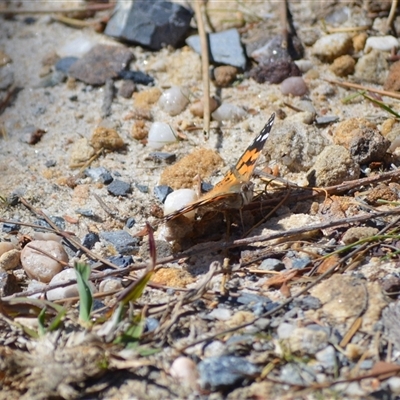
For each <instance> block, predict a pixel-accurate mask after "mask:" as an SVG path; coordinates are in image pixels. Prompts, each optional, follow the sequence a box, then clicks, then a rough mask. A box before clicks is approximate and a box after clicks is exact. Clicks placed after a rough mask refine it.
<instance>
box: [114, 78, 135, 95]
mask: <svg viewBox="0 0 400 400" xmlns="http://www.w3.org/2000/svg"><path fill="white" fill-rule="evenodd" d="M135 89H136V85H135V83H134V82H132V81H130V80H129V81H128V80H124V81H122V84H121V86H120V87H119V89H118V96H121V97H123V98H124V99H130V98H131V97H132V94H133V92H134V91H135Z"/></svg>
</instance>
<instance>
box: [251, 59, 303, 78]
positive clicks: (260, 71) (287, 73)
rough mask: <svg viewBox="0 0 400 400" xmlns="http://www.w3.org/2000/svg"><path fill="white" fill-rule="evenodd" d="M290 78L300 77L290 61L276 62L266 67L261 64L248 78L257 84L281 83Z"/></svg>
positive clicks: (297, 68)
mask: <svg viewBox="0 0 400 400" xmlns="http://www.w3.org/2000/svg"><path fill="white" fill-rule="evenodd" d="M292 76H301V72H300V69H299V67H298V66H297V65H296V64H295V62H294V61H291V60H277V61H275V62H271V63H269V64H268V65H264V64H262V65H259V66H257V67H255V68H253V69H252V70H251V71H250V77H251V78H253V79H254V80H255V81H256V82H257V83H265V82H268V83H281V82H282V81H284V80H285V79H286V78H290V77H292Z"/></svg>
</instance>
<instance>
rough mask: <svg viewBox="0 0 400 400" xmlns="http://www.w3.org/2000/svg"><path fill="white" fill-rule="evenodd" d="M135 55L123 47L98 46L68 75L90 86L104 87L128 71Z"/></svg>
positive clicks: (77, 62) (73, 66) (74, 65)
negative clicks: (109, 80) (128, 66)
mask: <svg viewBox="0 0 400 400" xmlns="http://www.w3.org/2000/svg"><path fill="white" fill-rule="evenodd" d="M132 58H133V53H132V52H131V51H130V50H129V49H127V48H126V47H123V46H112V45H104V44H98V45H96V46H94V47H93V48H92V49H91V50H90V51H89V52H88V53H87V54H85V56H83V57H82V58H81V59H80V60H78V61H76V62H75V63H74V64H72V65H71V67H70V68H69V71H68V74H69V75H70V76H72V77H73V78H75V79H79V80H81V81H83V82H85V83H87V84H89V85H104V84H105V82H106V81H107V79H110V78H117V77H118V76H119V73H120V71H121V70H124V69H126V67H127V65H128V64H129V62H130V61H131V60H132Z"/></svg>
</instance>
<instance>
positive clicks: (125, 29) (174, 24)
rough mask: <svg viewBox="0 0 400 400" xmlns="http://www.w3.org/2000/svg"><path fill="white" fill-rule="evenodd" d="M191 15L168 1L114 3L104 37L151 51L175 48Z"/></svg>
mask: <svg viewBox="0 0 400 400" xmlns="http://www.w3.org/2000/svg"><path fill="white" fill-rule="evenodd" d="M192 15H193V12H192V11H191V10H189V9H187V8H185V7H183V6H181V5H179V4H176V3H172V2H169V1H149V2H147V1H133V0H129V1H126V0H122V1H121V0H120V1H118V2H117V4H116V6H115V9H114V12H113V14H112V17H111V18H110V20H109V22H108V23H107V27H106V30H105V31H104V33H105V34H106V35H108V36H112V37H115V38H118V39H122V40H124V41H128V42H133V43H136V44H139V45H142V46H145V47H148V48H150V49H152V50H160V49H161V48H162V47H164V46H168V45H171V46H174V47H176V46H178V45H179V44H180V43H181V42H182V41H183V39H184V38H185V36H186V33H187V31H188V30H189V28H190V21H191V19H192Z"/></svg>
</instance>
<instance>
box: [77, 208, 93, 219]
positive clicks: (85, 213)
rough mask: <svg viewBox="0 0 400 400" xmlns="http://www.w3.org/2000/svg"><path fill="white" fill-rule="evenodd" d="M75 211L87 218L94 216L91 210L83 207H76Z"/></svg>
mask: <svg viewBox="0 0 400 400" xmlns="http://www.w3.org/2000/svg"><path fill="white" fill-rule="evenodd" d="M75 212H76V213H77V214H79V215H83V216H84V217H87V218H94V217H95V216H96V214H95V213H94V211H93V210H87V209H85V208H77V209H76V210H75Z"/></svg>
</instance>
